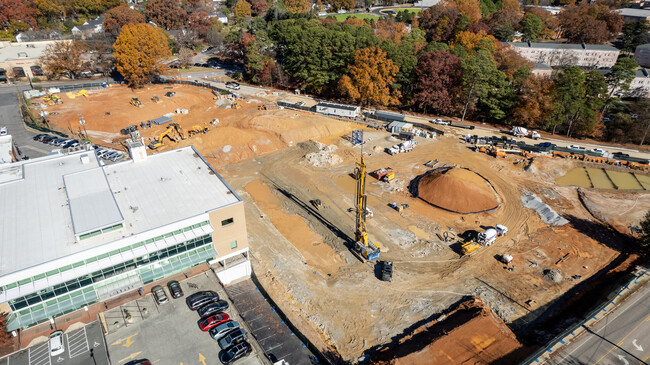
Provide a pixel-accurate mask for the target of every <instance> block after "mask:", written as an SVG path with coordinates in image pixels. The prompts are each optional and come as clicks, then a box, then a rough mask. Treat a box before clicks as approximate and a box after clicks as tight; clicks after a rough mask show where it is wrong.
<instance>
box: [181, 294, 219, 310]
mask: <svg viewBox="0 0 650 365" xmlns="http://www.w3.org/2000/svg"><path fill="white" fill-rule="evenodd" d="M217 300H219V294H217V292H215V291H212V290H203V291H200V292H196V293H194V294H192V295H190V296H189V297H187V299H185V304H187V306H188V307H189V308H190V309H191V310H193V311H194V310H197V309H199V308H201V307H203V306H204V305H206V304H208V303H212V302H216V301H217ZM201 317H203V316H201Z"/></svg>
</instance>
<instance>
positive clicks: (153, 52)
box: [113, 23, 171, 87]
mask: <svg viewBox="0 0 650 365" xmlns="http://www.w3.org/2000/svg"><path fill="white" fill-rule="evenodd" d="M113 49H114V52H113V54H114V55H115V63H116V65H117V71H118V72H119V73H120V74H122V76H124V78H125V79H126V80H127V81H128V82H129V84H130V85H131V86H132V87H140V86H142V85H144V84H145V83H147V82H149V81H150V80H151V78H152V77H153V76H154V75H158V74H160V73H162V72H163V71H164V70H165V69H166V68H167V66H166V65H165V64H164V63H163V61H164V59H165V58H169V57H171V51H170V49H169V43H168V41H167V36H165V34H164V33H163V31H162V30H161V29H160V28H158V27H154V26H153V25H150V24H144V23H140V24H127V25H125V26H124V27H122V31H121V32H120V36H119V37H117V40H116V41H115V44H113Z"/></svg>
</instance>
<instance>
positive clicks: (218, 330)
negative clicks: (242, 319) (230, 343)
mask: <svg viewBox="0 0 650 365" xmlns="http://www.w3.org/2000/svg"><path fill="white" fill-rule="evenodd" d="M235 328H239V323H237V322H235V321H228V322H226V323H222V324H220V325H218V326H217V327H215V328H213V329H211V330H210V336H212V338H214V339H215V340H216V341H219V340H220V339H221V337H223V336H225V335H226V334H228V332H230V331H232V330H234V329H235Z"/></svg>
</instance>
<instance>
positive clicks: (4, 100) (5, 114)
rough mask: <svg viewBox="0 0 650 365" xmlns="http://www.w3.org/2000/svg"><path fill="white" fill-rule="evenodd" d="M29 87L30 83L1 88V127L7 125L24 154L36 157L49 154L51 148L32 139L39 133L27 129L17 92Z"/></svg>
mask: <svg viewBox="0 0 650 365" xmlns="http://www.w3.org/2000/svg"><path fill="white" fill-rule="evenodd" d="M29 89H30V87H29V85H19V86H5V87H2V88H0V127H4V126H6V127H7V130H8V132H9V134H11V136H12V137H13V140H14V142H15V143H16V146H18V149H19V150H20V152H21V153H22V154H24V155H26V156H28V157H30V158H34V157H40V156H45V155H47V154H48V152H50V150H51V149H49V148H47V147H48V146H47V145H44V144H42V143H40V142H35V141H34V140H32V137H34V136H35V135H36V134H37V133H33V132H32V131H29V130H27V129H26V128H25V124H24V123H23V120H22V118H21V116H20V107H19V105H18V95H17V94H18V92H23V91H24V90H29Z"/></svg>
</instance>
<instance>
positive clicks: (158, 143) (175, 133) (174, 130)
mask: <svg viewBox="0 0 650 365" xmlns="http://www.w3.org/2000/svg"><path fill="white" fill-rule="evenodd" d="M165 137H167V138H169V139H170V140H172V141H174V142H178V141H179V140H184V139H185V133H183V129H182V128H181V126H180V125H178V123H169V126H168V127H167V129H166V130H165V131H164V132H162V133H160V135H159V136H158V137H156V138H155V139H154V140H153V141H151V143H149V148H150V149H152V150H155V149H158V148H160V147H162V146H163V138H165Z"/></svg>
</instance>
